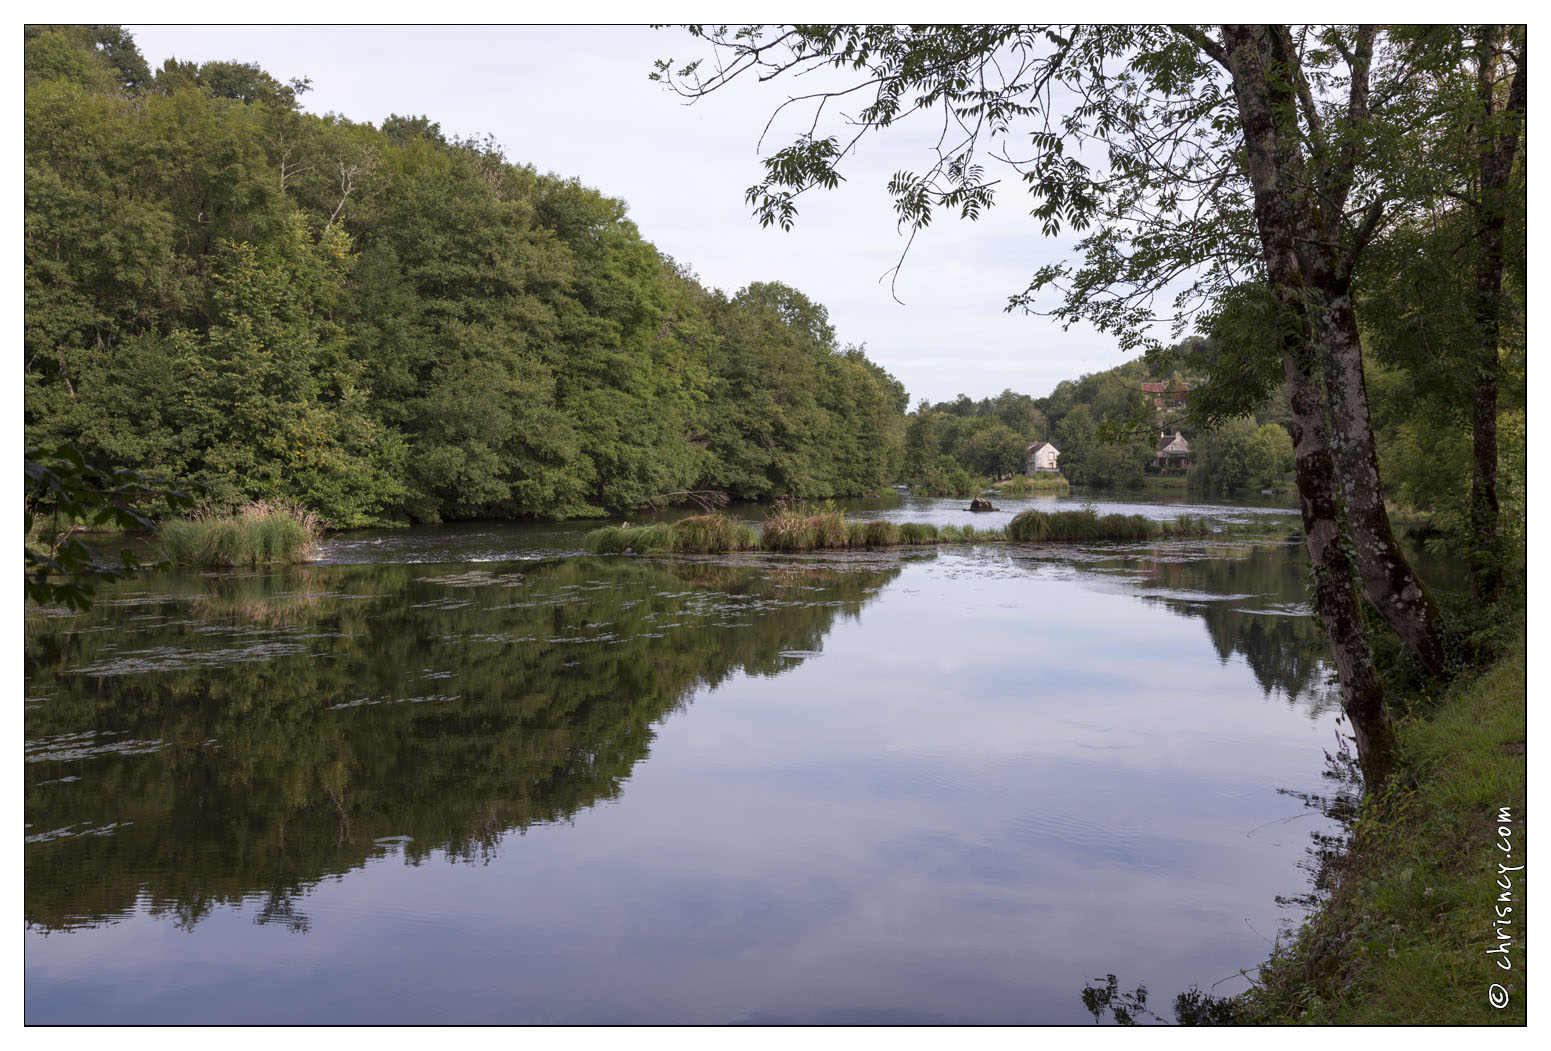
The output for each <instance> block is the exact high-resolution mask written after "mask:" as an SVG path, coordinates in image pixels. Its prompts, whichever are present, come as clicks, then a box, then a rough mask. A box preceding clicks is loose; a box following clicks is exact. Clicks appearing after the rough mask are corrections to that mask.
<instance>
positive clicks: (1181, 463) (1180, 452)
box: [1157, 431, 1190, 467]
mask: <svg viewBox="0 0 1551 1051" xmlns="http://www.w3.org/2000/svg"><path fill="white" fill-rule="evenodd" d="M1157 465H1158V466H1159V467H1189V466H1190V443H1189V442H1188V441H1186V440H1185V436H1184V435H1183V434H1180V433H1179V432H1178V431H1175V432H1174V433H1173V434H1169V433H1168V432H1167V431H1159V432H1158V460H1157Z"/></svg>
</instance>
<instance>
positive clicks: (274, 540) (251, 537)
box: [156, 500, 323, 567]
mask: <svg viewBox="0 0 1551 1051" xmlns="http://www.w3.org/2000/svg"><path fill="white" fill-rule="evenodd" d="M322 535H323V523H322V522H321V521H320V520H319V519H318V517H317V515H315V514H313V513H312V512H311V511H306V510H303V509H302V508H299V507H295V506H292V505H289V504H271V503H268V502H266V501H263V500H255V501H253V502H252V503H250V504H247V505H245V506H243V507H241V508H239V509H238V510H237V512H236V513H235V514H230V515H205V514H196V515H194V516H193V517H190V518H174V519H170V520H168V521H165V522H163V523H161V525H160V526H158V527H157V530H156V542H157V544H158V546H159V547H160V548H161V552H162V557H163V558H165V559H166V560H167V561H168V562H171V563H173V564H174V565H180V566H215V567H224V566H251V565H259V564H261V563H274V562H305V561H307V560H308V559H309V558H311V557H312V553H313V550H314V548H315V547H316V546H317V543H318V539H319V537H321V536H322Z"/></svg>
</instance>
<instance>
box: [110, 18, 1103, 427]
mask: <svg viewBox="0 0 1551 1051" xmlns="http://www.w3.org/2000/svg"><path fill="white" fill-rule="evenodd" d="M129 29H130V31H131V32H132V33H133V34H134V37H135V41H136V43H137V44H138V45H139V47H140V50H141V52H142V53H143V54H144V55H145V57H146V59H147V61H148V62H149V63H150V64H151V66H152V68H153V69H154V68H157V67H159V66H160V65H161V63H162V61H163V60H164V59H166V58H168V57H172V56H176V57H177V58H180V59H184V60H192V61H200V62H203V61H209V60H211V59H231V60H236V61H242V62H256V63H257V64H259V65H260V66H262V67H263V68H264V69H265V70H266V71H268V72H269V73H270V74H272V75H273V76H275V77H277V78H279V79H280V80H289V79H291V78H293V77H308V78H310V79H311V81H312V90H311V91H310V92H308V93H307V94H305V95H303V96H302V99H301V101H302V105H303V106H304V108H305V109H307V110H308V111H309V112H313V113H327V112H335V113H339V114H341V115H342V116H345V117H347V118H349V119H350V120H354V121H360V122H370V123H372V124H380V123H381V121H382V119H383V118H384V117H386V116H388V115H389V114H393V113H398V114H402V115H406V116H410V115H421V114H423V115H425V116H428V117H429V118H430V119H432V120H433V121H437V122H439V123H440V124H441V127H442V130H443V132H445V133H448V134H452V135H481V136H482V135H484V134H486V133H488V134H491V135H493V136H494V137H495V139H496V140H497V141H498V142H499V143H500V144H501V146H502V147H503V148H504V150H505V153H506V156H507V159H508V160H511V161H513V162H516V163H522V164H531V165H532V166H534V167H535V168H537V169H539V170H540V171H546V172H553V173H555V174H557V175H561V176H565V177H575V178H577V179H579V180H580V181H581V182H582V183H584V184H586V185H588V186H592V187H595V188H597V189H598V190H600V191H602V192H603V193H605V194H607V195H608V196H610V197H617V198H620V199H623V200H624V201H625V202H627V203H628V205H629V208H630V216H631V218H632V219H633V220H634V221H635V223H636V225H637V226H638V227H639V228H640V230H641V234H642V236H643V237H645V238H646V239H647V240H648V241H651V242H652V243H653V244H655V245H656V246H657V248H658V249H659V250H660V251H662V252H663V253H665V254H667V255H670V256H672V257H674V258H675V259H677V260H679V261H681V262H685V263H688V264H689V265H690V266H691V267H692V268H693V269H694V271H695V272H696V273H697V274H699V276H700V280H701V282H702V283H703V284H706V285H708V286H711V287H715V288H721V289H723V290H725V291H727V292H729V293H731V292H735V291H736V290H737V289H739V288H741V287H742V286H744V285H747V284H748V283H749V282H751V281H772V280H774V281H782V282H785V283H787V284H789V285H792V286H793V287H795V288H798V289H800V290H801V291H802V292H804V293H805V294H806V295H808V296H809V297H810V298H812V299H814V300H816V301H818V302H820V303H822V304H824V305H825V306H826V307H828V308H829V313H830V320H831V322H832V323H833V324H834V326H835V329H836V331H837V333H838V335H839V338H840V341H841V342H842V343H863V344H866V346H867V353H868V355H869V356H870V357H871V358H872V359H873V360H874V361H876V362H878V363H879V364H881V365H882V366H883V367H884V368H886V369H888V370H889V371H890V372H892V373H893V374H894V375H895V376H896V377H898V378H899V380H900V381H901V382H902V383H904V385H905V388H906V389H907V390H908V391H909V392H910V397H911V401H912V404H913V403H915V402H917V401H919V400H920V399H921V398H923V397H925V398H930V399H931V400H933V401H940V400H943V399H946V398H952V397H953V396H955V395H957V394H959V393H960V392H963V393H966V394H969V395H971V396H972V397H975V398H981V397H985V396H988V395H994V394H996V393H999V392H1000V391H1001V390H1003V389H1004V388H1008V387H1010V388H1012V389H1013V390H1017V391H1021V392H1023V393H1026V394H1032V395H1034V396H1036V397H1038V396H1041V395H1044V394H1048V393H1049V392H1050V390H1051V388H1052V387H1054V386H1055V384H1056V383H1058V382H1060V381H1061V380H1063V379H1075V378H1077V377H1078V376H1080V375H1081V374H1083V373H1085V372H1095V371H1099V370H1102V369H1107V368H1110V367H1111V366H1114V365H1118V364H1120V363H1121V362H1123V361H1125V360H1126V356H1125V355H1124V354H1122V353H1121V352H1120V351H1119V350H1118V349H1116V347H1115V345H1114V343H1113V341H1112V340H1110V339H1108V338H1107V337H1103V336H1099V335H1097V334H1096V333H1093V332H1092V331H1091V330H1086V329H1085V330H1082V331H1079V330H1078V329H1077V328H1075V327H1074V328H1073V329H1072V330H1071V331H1069V332H1063V331H1062V330H1061V328H1060V326H1059V325H1057V324H1055V323H1054V322H1052V321H1050V320H1048V319H1045V318H1040V317H1030V316H1027V315H1024V314H1022V313H1016V314H1008V313H1005V312H1004V311H1003V306H1004V305H1005V304H1006V302H1007V297H1008V296H1009V295H1012V294H1014V293H1017V292H1019V291H1021V290H1022V289H1023V288H1024V287H1026V286H1027V284H1028V280H1029V277H1030V275H1031V274H1032V273H1033V271H1034V270H1035V269H1036V268H1037V267H1038V266H1040V265H1041V264H1042V263H1044V262H1046V261H1048V260H1049V259H1051V258H1053V257H1055V256H1056V255H1058V254H1059V253H1060V252H1061V251H1062V250H1063V246H1062V245H1061V244H1059V243H1057V242H1054V241H1049V240H1046V239H1044V238H1042V237H1041V236H1040V233H1039V229H1038V227H1037V225H1036V223H1035V221H1034V220H1033V219H1031V218H1030V217H1029V216H1028V204H1027V203H1026V201H1027V199H1026V198H1025V197H1023V195H1022V193H1021V191H1019V190H1018V189H1017V188H1016V187H1015V186H1009V187H1008V191H1007V193H1006V195H1005V196H1004V197H1003V198H1002V199H1001V202H1000V203H999V204H998V206H997V207H996V208H995V209H993V210H992V211H991V212H990V213H989V215H988V216H987V217H985V218H982V219H981V220H980V221H979V222H977V223H967V222H962V221H959V220H957V219H952V218H948V217H944V218H942V219H940V220H939V221H938V223H937V224H934V226H933V227H932V228H931V229H929V230H928V231H926V232H925V233H924V234H922V235H921V236H920V237H918V238H917V239H916V243H915V245H914V246H913V247H912V249H911V251H910V255H909V257H908V259H907V260H906V262H905V266H904V268H903V270H902V272H901V274H900V277H899V279H898V282H897V284H896V287H895V293H896V294H897V295H898V297H899V299H901V300H903V305H901V304H900V303H897V302H895V301H894V299H893V298H892V297H891V295H890V290H889V282H888V280H887V279H886V278H885V279H884V280H882V281H881V282H880V280H879V279H880V278H882V277H883V275H884V274H885V272H886V271H888V270H889V269H890V268H891V267H892V266H893V265H894V263H895V261H896V260H897V259H898V257H899V254H900V252H901V250H902V249H903V248H904V245H905V240H904V238H903V237H902V236H901V235H899V234H898V233H896V231H895V227H894V216H893V211H892V208H891V204H890V199H889V196H888V193H887V192H886V190H885V186H886V183H887V181H888V178H889V176H890V174H892V173H893V172H894V171H896V170H899V169H904V168H908V169H911V170H919V169H920V168H922V167H924V166H925V165H926V163H927V161H926V158H927V156H928V154H927V153H926V143H927V141H928V140H929V138H930V134H929V132H930V129H929V128H927V127H925V126H922V127H921V128H919V129H910V128H908V127H907V128H902V129H897V130H896V131H891V132H890V133H889V134H888V135H886V136H884V137H881V138H878V139H876V140H873V141H871V142H867V143H864V148H863V152H862V153H861V155H860V156H859V157H858V158H857V159H856V160H857V161H858V163H854V164H852V165H851V166H850V167H849V168H848V169H847V172H848V180H847V182H845V183H843V184H842V185H841V187H840V189H838V190H835V191H829V192H827V193H817V194H815V195H812V196H810V197H808V198H806V199H805V200H804V202H803V204H802V209H801V212H800V215H799V219H798V224H797V227H796V229H795V230H793V231H792V232H790V233H787V232H782V231H780V230H778V229H774V228H771V229H762V228H761V227H760V226H759V223H758V221H757V220H755V219H754V218H753V216H752V215H751V214H750V212H749V209H748V206H747V205H746V204H745V203H744V200H743V193H744V190H745V189H746V188H747V187H748V186H750V185H751V184H753V183H754V182H756V181H758V179H759V178H760V176H761V174H762V171H763V169H762V168H761V166H760V163H759V159H760V156H761V152H760V150H759V149H758V148H757V144H758V140H759V136H760V132H761V130H762V129H763V128H764V126H765V123H766V121H767V120H768V119H769V117H770V115H771V113H772V111H773V110H774V108H775V107H776V106H777V105H779V104H780V103H781V102H782V101H784V100H785V99H786V98H787V97H788V95H789V94H791V93H796V92H800V91H801V90H802V89H801V87H800V85H795V84H792V83H787V82H783V81H775V82H772V83H768V84H763V85H760V84H752V83H751V84H748V85H746V86H744V85H739V86H737V90H731V91H729V92H727V93H725V94H718V95H713V96H711V97H710V98H707V99H705V100H703V101H701V102H699V103H697V104H695V105H693V106H685V105H683V103H682V100H680V99H678V98H677V97H676V96H674V95H672V94H671V93H669V92H668V91H667V90H666V89H664V88H663V87H661V86H659V85H657V84H654V83H652V82H650V81H649V80H648V79H647V75H648V74H649V73H650V72H651V70H652V62H653V60H654V59H657V58H669V57H671V58H674V59H677V60H679V61H680V62H682V61H687V60H688V59H690V58H693V57H696V56H700V55H704V54H706V53H707V52H706V47H705V45H704V43H703V42H701V41H697V40H694V39H692V38H691V37H690V36H689V35H688V34H687V33H685V32H684V31H682V30H677V29H663V30H651V29H645V28H628V27H627V28H613V27H577V28H561V27H531V28H520V27H474V28H465V27H402V28H400V27H361V26H342V27H334V28H318V27H296V28H284V27H251V28H250V27H237V26H210V27H199V26H156V25H131V26H130V27H129ZM795 127H796V123H795V122H794V121H788V122H786V123H785V124H784V125H777V128H776V130H774V131H772V133H771V134H770V135H769V136H768V137H767V139H766V142H765V147H764V152H765V153H769V152H772V151H773V150H774V149H776V148H779V147H780V146H781V145H784V144H785V143H786V142H788V141H790V137H791V132H792V130H793V129H794V128H795ZM782 128H784V129H785V130H786V133H787V134H786V135H784V136H783V135H782V134H781V129H782ZM1009 174H1011V173H1009Z"/></svg>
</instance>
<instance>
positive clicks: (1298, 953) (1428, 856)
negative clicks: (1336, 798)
mask: <svg viewBox="0 0 1551 1051" xmlns="http://www.w3.org/2000/svg"><path fill="white" fill-rule="evenodd" d="M1525 672H1526V664H1525V644H1524V642H1523V636H1522V634H1521V636H1520V640H1519V642H1518V643H1517V644H1516V645H1515V646H1514V647H1513V648H1512V649H1511V650H1510V651H1509V652H1508V654H1507V655H1506V656H1504V657H1503V658H1502V659H1501V660H1500V661H1499V662H1498V663H1496V664H1495V665H1493V666H1492V667H1491V668H1490V669H1489V670H1487V672H1486V673H1485V674H1482V675H1470V674H1467V675H1466V676H1464V677H1463V681H1461V682H1460V683H1457V684H1456V685H1455V687H1453V688H1452V689H1451V690H1450V692H1449V693H1448V694H1446V695H1445V697H1444V698H1443V700H1442V701H1440V702H1439V704H1438V705H1437V706H1436V709H1435V710H1433V711H1431V712H1428V713H1425V714H1419V715H1416V716H1413V717H1412V718H1409V719H1407V720H1405V721H1403V722H1402V723H1401V725H1400V728H1399V736H1400V745H1401V750H1402V762H1403V767H1402V770H1401V773H1400V774H1399V775H1398V776H1397V777H1396V778H1395V781H1394V782H1393V784H1392V786H1391V787H1390V789H1389V790H1388V791H1387V792H1385V793H1384V794H1382V795H1381V796H1380V797H1379V798H1377V799H1376V800H1370V801H1369V802H1368V804H1367V805H1366V806H1365V809H1364V810H1363V812H1362V814H1361V815H1360V817H1359V818H1358V820H1357V822H1356V824H1355V827H1354V831H1353V834H1352V837H1351V842H1350V844H1349V847H1348V849H1347V851H1346V852H1345V854H1344V855H1343V856H1341V857H1340V858H1338V859H1337V860H1336V861H1335V862H1334V863H1333V865H1332V867H1331V870H1330V874H1331V876H1332V877H1333V884H1334V885H1333V889H1332V891H1331V894H1330V898H1329V900H1328V901H1327V902H1326V903H1325V904H1324V905H1322V906H1321V907H1320V908H1319V909H1318V910H1316V912H1315V913H1314V914H1313V915H1312V916H1311V917H1310V918H1309V920H1308V921H1307V922H1306V923H1305V924H1304V926H1303V929H1302V930H1301V931H1300V932H1299V934H1298V937H1297V939H1296V940H1295V941H1294V942H1293V943H1292V944H1291V945H1289V946H1287V947H1286V949H1285V950H1284V951H1283V952H1282V953H1280V954H1279V955H1277V956H1275V957H1273V959H1272V960H1271V961H1270V962H1269V963H1267V964H1266V965H1265V966H1264V967H1262V968H1261V971H1260V975H1259V983H1260V984H1259V986H1258V987H1257V988H1255V989H1253V990H1251V991H1250V992H1249V993H1247V994H1246V995H1245V996H1244V997H1242V998H1241V1000H1240V1006H1241V1008H1242V1009H1243V1011H1244V1012H1245V1014H1246V1015H1247V1016H1248V1017H1247V1018H1245V1019H1243V1020H1245V1021H1251V1022H1263V1023H1287V1022H1291V1023H1314V1024H1340V1025H1417V1024H1423V1025H1425V1024H1435V1025H1523V1024H1524V1022H1525V1002H1526V1000H1527V998H1528V985H1527V981H1526V977H1525V970H1524V968H1525V962H1526V959H1527V951H1526V945H1525V937H1524V936H1525V925H1524V919H1525V915H1526V913H1525V908H1526V901H1525V889H1526V880H1525V877H1526V876H1527V875H1528V870H1527V869H1523V870H1518V871H1507V872H1500V871H1499V865H1503V866H1521V865H1524V864H1525V857H1526V837H1525V822H1524V818H1525V807H1526V795H1525V775H1526V762H1525V726H1526V722H1525V719H1526V679H1525ZM1500 809H1501V810H1502V811H1503V812H1505V813H1506V815H1507V817H1506V820H1502V819H1500V816H1499V814H1500ZM1507 910H1511V911H1507ZM1499 932H1500V933H1501V935H1503V936H1505V937H1503V938H1501V939H1499ZM1498 948H1503V949H1506V951H1505V952H1490V953H1489V952H1488V950H1490V949H1498ZM1503 962H1506V963H1507V964H1508V965H1509V966H1510V967H1511V969H1508V970H1505V969H1503V967H1502V963H1503ZM1494 986H1497V987H1500V988H1501V990H1503V992H1504V993H1505V994H1506V1000H1507V1004H1506V1006H1504V1007H1501V1008H1498V1007H1494V1006H1493V1004H1492V1003H1491V1002H1490V999H1489V997H1490V995H1491V992H1492V990H1493V987H1494Z"/></svg>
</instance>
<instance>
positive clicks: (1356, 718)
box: [1223, 25, 1394, 788]
mask: <svg viewBox="0 0 1551 1051" xmlns="http://www.w3.org/2000/svg"><path fill="white" fill-rule="evenodd" d="M1272 35H1273V33H1272V32H1270V31H1267V30H1266V29H1264V28H1263V27H1254V26H1231V25H1230V26H1224V27H1223V42H1224V44H1225V48H1224V52H1225V58H1226V60H1227V61H1226V64H1227V66H1228V69H1229V71H1230V73H1231V74H1232V77H1233V88H1234V95H1235V98H1236V101H1237V102H1238V109H1239V119H1240V122H1241V125H1242V127H1243V130H1244V144H1245V152H1246V159H1247V161H1248V166H1249V176H1250V183H1251V185H1252V187H1253V188H1254V194H1255V222H1256V226H1257V228H1258V230H1259V233H1260V241H1261V247H1262V250H1263V252H1264V254H1265V262H1266V276H1267V279H1268V281H1269V282H1270V285H1271V288H1272V291H1273V293H1274V294H1275V296H1276V299H1277V301H1278V303H1279V304H1280V305H1281V308H1282V310H1283V312H1284V315H1285V317H1286V319H1287V323H1286V324H1284V326H1283V331H1284V333H1285V335H1284V336H1283V337H1282V341H1281V350H1282V364H1283V371H1284V374H1285V376H1286V379H1287V393H1288V401H1289V404H1290V406H1291V408H1292V438H1293V449H1294V453H1295V457H1296V466H1297V478H1298V504H1299V509H1300V511H1301V512H1302V515H1303V535H1304V543H1305V544H1306V546H1307V547H1308V551H1309V563H1310V565H1311V567H1312V569H1313V571H1314V580H1315V596H1314V599H1315V607H1316V610H1317V612H1318V614H1319V619H1320V623H1321V625H1322V626H1323V627H1324V629H1325V635H1326V638H1327V640H1328V641H1329V643H1330V649H1331V655H1332V657H1333V658H1334V661H1335V665H1336V674H1337V677H1338V678H1339V681H1340V689H1341V707H1342V708H1343V710H1345V712H1346V714H1347V716H1348V718H1350V720H1351V722H1352V729H1353V732H1354V735H1355V737H1356V740H1357V755H1358V761H1359V763H1360V764H1361V766H1362V769H1363V776H1364V779H1365V780H1366V782H1367V784H1368V786H1369V787H1370V788H1377V787H1378V785H1379V783H1380V782H1381V781H1383V780H1384V778H1385V777H1387V776H1388V774H1389V771H1390V770H1391V769H1392V768H1393V764H1394V731H1393V727H1392V726H1391V724H1390V721H1389V713H1388V710H1387V709H1386V707H1385V704H1384V691H1383V686H1382V684H1381V683H1380V681H1379V677H1378V673H1377V671H1376V669H1375V667H1374V663H1373V652H1372V648H1371V645H1370V643H1369V639H1368V632H1367V627H1366V625H1365V624H1364V623H1363V618H1362V608H1361V604H1360V601H1359V600H1358V598H1357V594H1356V589H1355V587H1354V583H1353V581H1354V566H1353V565H1352V563H1351V560H1350V559H1349V557H1348V555H1347V551H1346V548H1345V546H1344V545H1343V543H1342V529H1341V512H1342V499H1341V496H1342V485H1341V479H1340V476H1339V465H1338V463H1337V462H1336V460H1335V458H1334V456H1333V455H1332V451H1331V447H1330V442H1329V440H1328V437H1327V434H1326V428H1325V410H1326V404H1325V391H1324V389H1323V388H1322V384H1321V380H1320V371H1321V370H1320V361H1319V359H1318V357H1317V355H1316V354H1315V353H1314V350H1313V346H1314V339H1313V337H1314V336H1315V332H1314V331H1313V329H1312V328H1311V320H1312V319H1311V318H1310V316H1309V314H1308V305H1309V292H1310V290H1309V289H1307V288H1306V287H1305V283H1304V271H1303V266H1302V262H1301V260H1300V258H1299V250H1298V249H1299V242H1300V240H1304V241H1306V240H1307V239H1308V228H1309V225H1310V224H1309V221H1308V218H1307V215H1306V214H1300V212H1299V208H1300V206H1299V205H1298V204H1297V203H1295V200H1294V198H1295V196H1296V195H1297V191H1298V189H1299V187H1300V186H1301V185H1302V183H1303V179H1302V174H1303V172H1302V158H1301V154H1300V152H1299V151H1300V148H1301V147H1300V145H1299V140H1298V136H1297V134H1296V132H1297V128H1296V117H1295V116H1293V114H1295V112H1296V105H1295V103H1294V100H1293V97H1292V91H1293V89H1292V86H1291V84H1290V82H1289V80H1288V79H1287V77H1286V76H1285V75H1279V74H1277V73H1276V72H1275V71H1274V69H1273V67H1274V65H1275V63H1274V62H1273V61H1272V59H1271V57H1270V52H1271V50H1272V48H1273V41H1272V39H1271V37H1272ZM1282 73H1285V70H1284V71H1282ZM1289 121H1291V123H1292V127H1291V132H1292V133H1291V134H1286V133H1285V132H1287V131H1288V129H1287V128H1284V127H1282V126H1281V125H1282V124H1286V123H1287V122H1289ZM1363 407H1364V409H1365V408H1366V403H1365V402H1364V405H1363Z"/></svg>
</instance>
